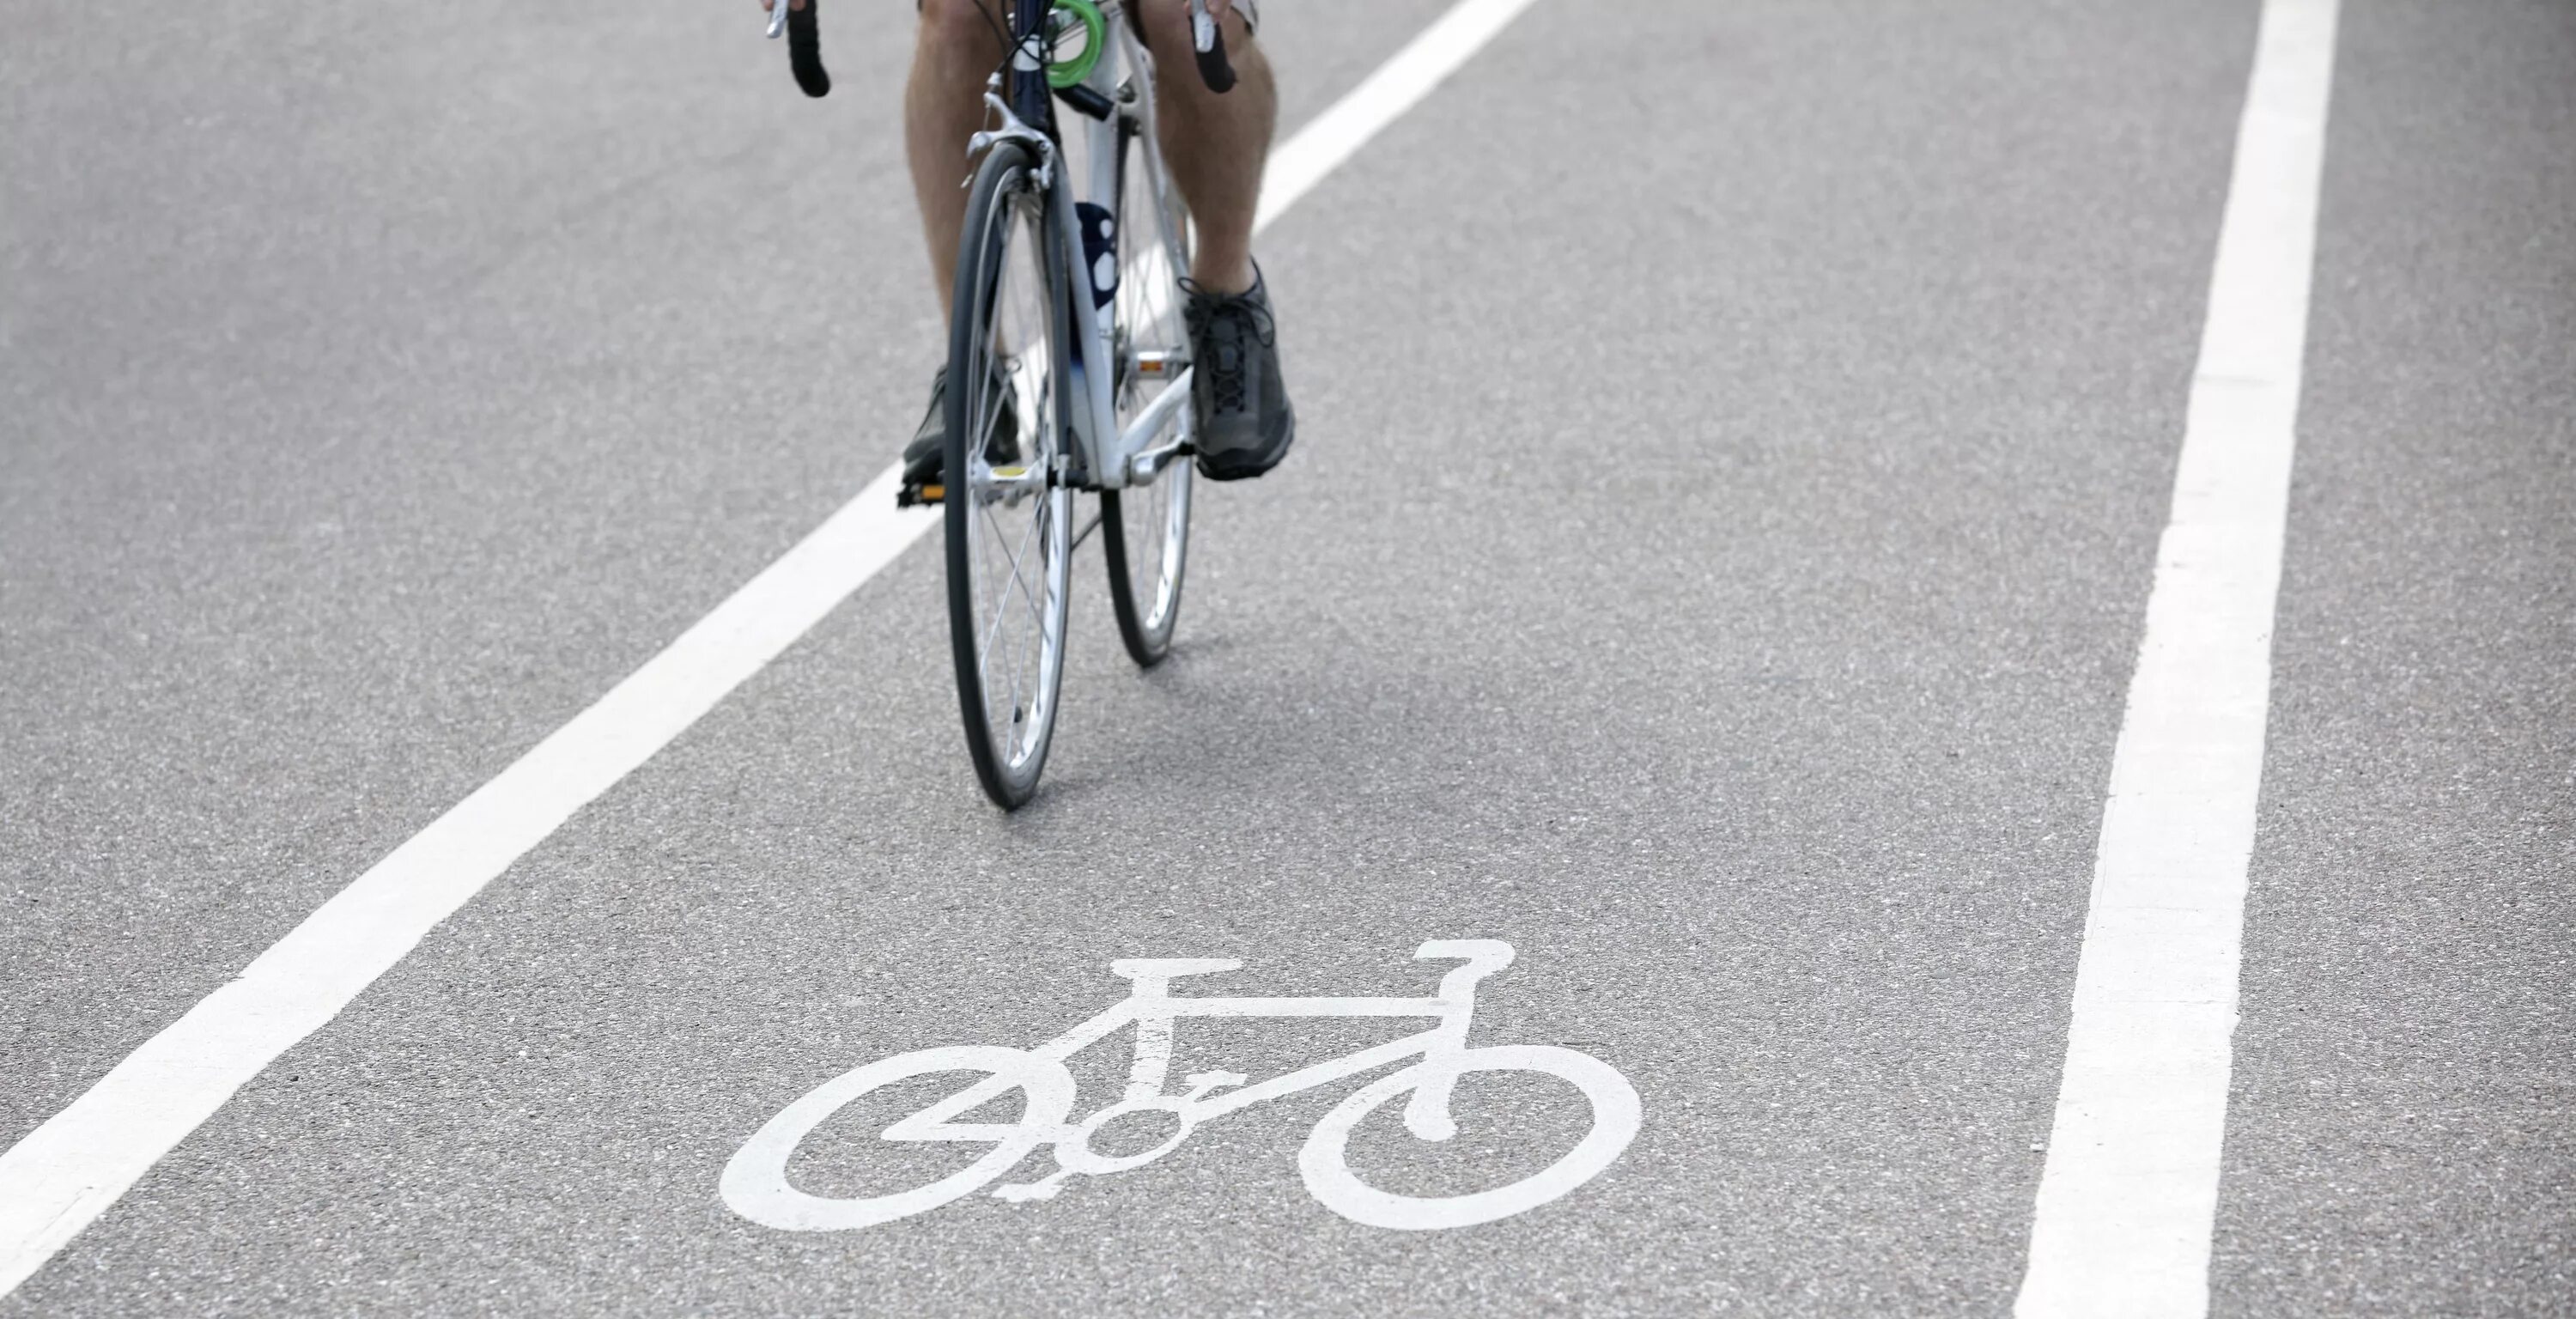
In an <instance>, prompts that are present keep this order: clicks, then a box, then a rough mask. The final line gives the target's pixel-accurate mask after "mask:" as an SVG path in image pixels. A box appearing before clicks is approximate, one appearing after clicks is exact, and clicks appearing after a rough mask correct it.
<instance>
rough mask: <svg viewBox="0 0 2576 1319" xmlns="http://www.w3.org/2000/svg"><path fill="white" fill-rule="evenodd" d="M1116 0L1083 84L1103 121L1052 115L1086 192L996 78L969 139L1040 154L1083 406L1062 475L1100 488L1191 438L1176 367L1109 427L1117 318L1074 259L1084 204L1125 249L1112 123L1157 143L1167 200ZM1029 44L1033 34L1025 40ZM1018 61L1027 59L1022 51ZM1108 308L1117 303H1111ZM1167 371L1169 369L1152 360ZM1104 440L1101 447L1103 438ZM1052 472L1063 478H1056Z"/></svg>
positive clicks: (1150, 99)
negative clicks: (1071, 148) (1066, 135)
mask: <svg viewBox="0 0 2576 1319" xmlns="http://www.w3.org/2000/svg"><path fill="white" fill-rule="evenodd" d="M1125 10H1126V6H1125V4H1124V2H1123V0H1103V2H1102V3H1101V5H1100V11H1101V17H1102V18H1103V19H1104V20H1105V22H1104V27H1105V29H1106V30H1107V31H1108V32H1109V33H1110V34H1111V40H1110V45H1109V49H1108V50H1106V51H1104V52H1102V54H1101V58H1100V59H1099V60H1098V61H1097V62H1096V63H1094V64H1093V66H1092V69H1091V72H1090V74H1089V75H1088V76H1087V77H1085V79H1084V80H1083V83H1082V85H1083V86H1084V87H1087V88H1089V89H1090V90H1091V91H1092V92H1094V93H1095V94H1097V95H1099V96H1100V97H1101V98H1102V99H1103V100H1105V101H1106V102H1107V103H1108V104H1109V105H1111V106H1112V107H1113V109H1112V110H1111V113H1110V114H1109V115H1108V116H1107V117H1106V118H1102V119H1093V118H1091V117H1090V116H1088V115H1085V114H1082V113H1080V112H1078V111H1077V112H1075V113H1072V114H1069V115H1067V114H1059V115H1058V116H1057V125H1058V127H1057V131H1058V132H1079V133H1081V134H1082V135H1083V144H1084V146H1085V148H1086V150H1085V151H1084V153H1083V159H1084V160H1085V162H1086V163H1087V164H1088V165H1089V174H1090V178H1089V180H1088V187H1087V189H1084V190H1082V191H1077V190H1076V189H1075V187H1074V184H1073V180H1072V179H1071V177H1070V175H1071V173H1072V171H1071V170H1068V169H1064V168H1060V166H1061V165H1062V164H1063V162H1064V158H1065V154H1066V153H1064V152H1063V151H1060V150H1059V149H1058V147H1057V145H1056V143H1055V142H1054V141H1053V140H1051V139H1050V138H1048V137H1047V135H1046V134H1044V133H1041V132H1039V131H1038V130H1037V129H1035V128H1032V127H1030V126H1029V125H1028V124H1027V123H1025V122H1023V121H1022V120H1021V119H1020V118H1019V116H1018V115H1016V114H1014V113H1012V111H1011V107H1010V103H1009V102H1008V101H1007V100H1005V99H1004V98H1003V96H1002V95H1001V79H1000V75H998V74H997V75H995V77H994V79H993V82H992V83H991V84H990V85H989V86H988V87H987V88H986V90H985V93H984V104H985V106H986V108H988V109H989V110H990V111H991V112H992V113H993V114H995V115H996V116H998V117H999V119H1000V126H999V127H997V128H993V129H988V130H986V131H984V132H981V133H977V134H976V135H975V136H974V138H973V139H972V142H971V144H970V146H969V150H968V155H969V158H970V159H972V158H974V157H979V156H981V155H982V154H983V153H984V151H985V149H986V148H988V147H990V146H991V145H992V144H993V143H995V142H1000V141H1004V140H1011V141H1017V142H1020V143H1022V144H1024V145H1025V146H1027V147H1028V148H1029V150H1030V151H1031V152H1032V153H1034V154H1035V155H1036V156H1037V157H1038V162H1039V165H1038V170H1037V175H1038V179H1039V183H1040V186H1042V187H1044V188H1045V189H1046V190H1047V192H1048V206H1049V209H1050V210H1051V211H1053V212H1054V214H1055V217H1056V221H1055V223H1056V229H1057V235H1056V241H1055V242H1053V243H1050V244H1048V245H1047V264H1048V267H1049V271H1048V273H1049V277H1050V282H1051V283H1053V284H1054V285H1055V286H1056V287H1058V288H1062V289H1064V290H1066V292H1067V295H1068V297H1069V299H1070V301H1071V302H1072V307H1071V311H1072V317H1073V331H1074V342H1073V343H1072V344H1071V345H1070V348H1071V349H1072V350H1073V351H1071V352H1069V353H1067V354H1066V357H1067V360H1068V363H1069V364H1070V366H1071V368H1072V371H1073V376H1074V379H1075V380H1076V381H1077V382H1078V384H1079V388H1078V389H1068V390H1066V391H1064V393H1065V395H1066V396H1067V397H1068V398H1079V399H1081V400H1082V406H1079V407H1068V408H1066V409H1065V413H1066V428H1067V430H1069V431H1070V432H1071V441H1072V445H1073V446H1074V450H1073V452H1072V453H1071V454H1070V455H1068V456H1069V458H1070V459H1071V467H1070V470H1071V471H1072V472H1078V473H1081V474H1083V475H1085V476H1087V478H1088V479H1089V481H1090V483H1091V484H1093V485H1097V486H1100V487H1102V488H1105V489H1113V490H1115V489H1124V488H1126V487H1128V486H1130V485H1143V484H1147V483H1149V482H1151V481H1152V480H1153V479H1154V478H1155V476H1156V475H1158V474H1159V473H1160V472H1161V471H1162V469H1163V467H1164V465H1165V464H1167V463H1169V462H1170V461H1171V460H1172V459H1173V458H1174V457H1176V456H1177V455H1178V454H1179V453H1180V451H1181V450H1182V449H1183V448H1184V447H1185V446H1186V445H1188V444H1189V442H1190V441H1191V440H1192V439H1194V438H1195V431H1196V424H1197V414H1196V412H1195V410H1194V409H1192V408H1189V407H1187V406H1185V405H1186V404H1187V403H1188V402H1189V399H1190V374H1189V371H1188V369H1187V368H1186V367H1184V368H1183V369H1182V370H1181V371H1180V372H1179V373H1178V374H1177V375H1176V376H1175V377H1174V378H1173V379H1172V381H1171V384H1170V385H1169V386H1167V387H1166V388H1165V389H1164V390H1163V392H1162V393H1161V394H1160V395H1159V396H1157V397H1156V398H1155V400H1154V401H1153V403H1151V404H1150V405H1148V406H1147V408H1146V409H1145V411H1144V412H1143V413H1141V414H1139V415H1138V416H1137V418H1136V419H1135V421H1133V422H1132V423H1130V424H1129V425H1128V426H1127V427H1126V428H1125V429H1124V430H1123V431H1122V430H1120V429H1119V427H1118V423H1117V417H1118V407H1117V397H1116V393H1115V390H1116V375H1117V341H1116V334H1115V332H1116V324H1115V318H1114V317H1112V316H1110V315H1105V314H1103V310H1102V308H1101V307H1100V305H1099V304H1098V301H1097V299H1095V298H1094V297H1093V296H1092V295H1093V292H1094V289H1095V287H1096V286H1095V283H1094V276H1093V272H1092V271H1090V270H1088V269H1085V268H1083V266H1082V263H1081V258H1082V252H1083V242H1082V222H1081V218H1080V212H1079V210H1078V206H1077V203H1079V202H1081V201H1084V200H1086V199H1088V200H1091V202H1092V204H1093V205H1095V206H1099V207H1101V208H1102V209H1104V210H1106V211H1108V212H1109V213H1110V216H1111V217H1112V224H1113V226H1114V228H1113V230H1112V241H1113V242H1114V243H1116V244H1117V248H1118V250H1119V251H1120V252H1122V253H1123V252H1124V251H1125V250H1126V241H1127V237H1128V235H1127V219H1126V217H1125V216H1124V215H1122V214H1120V211H1119V208H1120V205H1121V204H1122V203H1124V202H1125V200H1126V198H1125V196H1124V195H1123V192H1124V190H1123V189H1122V188H1120V187H1119V182H1120V180H1119V170H1120V169H1121V168H1122V164H1121V159H1120V158H1121V156H1122V154H1123V153H1122V152H1121V151H1120V150H1119V148H1120V147H1121V146H1122V145H1123V144H1122V142H1121V141H1120V138H1119V121H1120V120H1121V119H1132V120H1134V122H1135V124H1136V129H1137V131H1138V132H1139V133H1141V134H1142V135H1143V136H1144V138H1145V139H1146V141H1148V142H1149V143H1154V144H1156V147H1155V149H1154V150H1150V151H1147V152H1145V153H1143V154H1144V159H1145V162H1146V169H1147V170H1148V175H1147V182H1148V184H1149V185H1150V187H1151V190H1152V192H1153V195H1154V196H1155V197H1156V198H1157V199H1162V198H1167V197H1169V196H1170V195H1171V189H1172V181H1171V179H1170V177H1169V176H1168V174H1167V173H1166V172H1165V170H1164V166H1163V156H1162V151H1161V149H1160V145H1159V144H1160V142H1161V140H1162V139H1161V138H1160V137H1159V136H1158V135H1157V125H1156V121H1155V118H1154V116H1155V114H1156V110H1155V102H1154V76H1155V71H1154V63H1153V60H1152V58H1151V57H1150V56H1149V55H1148V54H1147V52H1146V50H1145V46H1144V43H1143V42H1141V41H1139V40H1138V39H1137V37H1136V33H1135V30H1134V28H1133V27H1132V26H1131V25H1130V24H1129V22H1128V21H1127V15H1126V12H1125ZM1033 39H1034V37H1033ZM1018 58H1019V59H1020V60H1022V61H1029V60H1031V59H1032V58H1033V56H1032V55H1031V54H1030V53H1027V52H1023V53H1022V54H1021V55H1020V56H1018ZM1153 224H1154V228H1153V230H1152V231H1150V232H1151V237H1152V241H1153V242H1154V243H1155V244H1156V250H1159V249H1160V245H1161V243H1162V234H1161V229H1162V226H1163V224H1164V218H1163V217H1162V216H1156V217H1154V220H1153ZM1182 273H1184V272H1182V271H1177V270H1175V271H1171V272H1169V276H1170V278H1169V279H1162V280H1158V282H1157V285H1156V287H1155V288H1154V290H1153V294H1154V296H1158V297H1163V298H1170V297H1173V296H1175V294H1176V290H1174V289H1172V288H1168V287H1163V285H1164V284H1168V283H1170V281H1171V280H1172V279H1177V278H1178V277H1179V276H1180V275H1181V274H1182ZM1110 305H1111V306H1113V307H1114V306H1115V305H1116V304H1115V302H1114V301H1113V302H1112V303H1111V304H1110ZM1158 365H1162V366H1164V367H1165V369H1168V367H1169V365H1171V364H1158ZM1176 419H1177V421H1178V423H1179V425H1178V429H1177V431H1176V432H1175V437H1174V439H1173V440H1172V441H1171V442H1170V443H1167V444H1163V445H1157V446H1154V447H1152V448H1148V447H1147V446H1148V445H1151V444H1152V441H1153V439H1154V437H1155V436H1156V435H1157V434H1159V433H1160V432H1161V431H1162V430H1163V429H1164V428H1165V427H1167V426H1169V425H1171V424H1172V423H1173V422H1174V421H1175V420H1176ZM1104 436H1105V437H1109V443H1107V444H1106V445H1104V444H1103V443H1102V437H1104ZM1058 475H1059V476H1061V475H1064V473H1058Z"/></svg>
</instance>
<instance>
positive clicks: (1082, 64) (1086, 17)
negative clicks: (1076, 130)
mask: <svg viewBox="0 0 2576 1319" xmlns="http://www.w3.org/2000/svg"><path fill="white" fill-rule="evenodd" d="M1054 12H1055V13H1058V14H1067V15H1070V16H1072V18H1073V19H1074V20H1075V21H1077V22H1080V23H1081V24H1082V53H1081V54H1079V55H1076V56H1074V57H1073V59H1072V60H1070V61H1068V62H1066V63H1061V64H1058V63H1049V64H1048V65H1047V85H1048V86H1050V87H1053V88H1055V89H1057V90H1058V91H1062V90H1063V89H1065V88H1067V87H1072V86H1075V85H1077V84H1079V83H1081V81H1082V80H1083V79H1085V78H1088V77H1090V76H1091V70H1092V66H1094V65H1096V64H1098V63H1100V52H1101V51H1102V50H1103V49H1105V48H1106V47H1107V46H1108V44H1109V24H1108V22H1107V20H1105V19H1103V18H1101V16H1100V6H1099V5H1096V4H1094V3H1092V0H1055V10H1054ZM1065 30H1066V29H1063V28H1059V29H1057V33H1058V35H1061V34H1062V33H1063V32H1064V31H1065Z"/></svg>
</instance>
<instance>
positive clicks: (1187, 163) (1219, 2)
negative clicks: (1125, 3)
mask: <svg viewBox="0 0 2576 1319" xmlns="http://www.w3.org/2000/svg"><path fill="white" fill-rule="evenodd" d="M1210 5H1211V8H1223V9H1226V10H1228V11H1229V12H1227V13H1226V14H1225V16H1224V17H1223V19H1222V20H1221V21H1222V22H1223V23H1224V24H1225V47H1226V54H1227V55H1228V56H1229V57H1230V58H1231V59H1232V60H1233V62H1234V71H1235V76H1236V78H1237V81H1236V83H1235V86H1234V88H1233V90H1231V91H1228V92H1226V93H1224V94H1222V95H1219V94H1218V93H1216V92H1212V91H1209V90H1208V89H1207V84H1206V83H1204V82H1202V81H1200V79H1199V76H1198V71H1197V67H1196V61H1195V57H1194V56H1193V54H1192V52H1191V47H1190V19H1189V7H1188V4H1187V3H1186V0H1137V8H1136V12H1137V15H1138V17H1139V18H1140V19H1141V20H1142V26H1143V28H1144V31H1145V42H1146V45H1147V46H1149V47H1151V48H1152V50H1153V52H1154V65H1155V67H1156V68H1159V69H1161V70H1162V71H1163V76H1162V79H1161V86H1160V88H1159V89H1158V96H1157V99H1158V101H1159V104H1158V106H1157V109H1158V110H1159V111H1160V113H1161V119H1162V138H1163V160H1164V163H1166V164H1167V165H1169V166H1170V167H1171V170H1172V181H1173V182H1175V183H1177V184H1179V185H1180V188H1181V196H1182V197H1183V198H1184V199H1186V200H1187V201H1188V202H1189V204H1190V214H1191V216H1192V217H1193V218H1194V219H1195V220H1196V221H1197V223H1198V252H1197V255H1196V257H1195V258H1194V259H1193V260H1192V262H1191V266H1192V269H1191V271H1190V275H1191V278H1193V279H1195V280H1197V281H1198V282H1199V283H1201V284H1204V285H1206V286H1207V287H1208V288H1210V289H1212V290H1214V291H1216V292H1219V293H1241V292H1243V291H1244V290H1246V289H1249V288H1251V287H1252V285H1253V280H1254V275H1253V270H1252V216H1253V212H1254V210H1255V209H1256V208H1257V207H1258V206H1259V205H1260V202H1261V167H1262V164H1263V162H1264V161H1265V160H1266V159H1267V157H1268V156H1269V154H1270V134H1271V130H1272V128H1273V127H1274V126H1275V125H1276V124H1277V122H1278V119H1279V97H1278V93H1277V91H1276V90H1275V89H1274V85H1273V83H1272V82H1271V76H1270V61H1269V60H1268V59H1267V58H1266V57H1264V56H1263V54H1262V53H1261V46H1260V44H1259V43H1258V42H1257V41H1256V40H1255V39H1254V36H1253V25H1252V24H1251V23H1249V22H1247V21H1246V13H1245V10H1246V9H1247V8H1248V6H1246V4H1245V0H1233V3H1232V4H1228V3H1226V0H1210Z"/></svg>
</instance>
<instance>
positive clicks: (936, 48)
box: [903, 0, 1009, 311]
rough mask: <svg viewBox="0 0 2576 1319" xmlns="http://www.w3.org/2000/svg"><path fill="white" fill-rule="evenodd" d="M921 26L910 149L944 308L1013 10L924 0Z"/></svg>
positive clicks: (909, 94) (909, 117) (911, 90)
mask: <svg viewBox="0 0 2576 1319" xmlns="http://www.w3.org/2000/svg"><path fill="white" fill-rule="evenodd" d="M918 7H919V9H920V11H921V27H920V31H919V32H918V33H917V34H916V35H915V37H914V39H913V46H912V78H911V81H910V82H909V83H908V84H906V86H905V88H904V94H903V131H904V153H905V155H906V156H907V157H908V159H909V160H910V162H911V165H912V191H913V197H914V199H915V200H916V201H918V202H919V203H920V206H921V236H922V239H923V241H924V242H926V243H928V244H929V246H930V275H931V281H932V283H933V284H934V285H935V286H936V287H937V288H938V290H939V302H940V307H941V310H942V311H945V310H946V309H947V304H948V298H949V295H950V293H951V292H952V291H953V290H952V286H953V285H954V284H955V283H956V274H957V231H958V228H959V227H960V226H961V225H963V224H965V222H966V189H965V188H963V187H961V186H959V184H960V182H961V181H962V180H963V179H964V178H965V177H966V173H967V170H968V168H969V166H968V163H967V160H966V142H967V139H969V138H972V137H973V136H974V135H975V132H976V130H978V129H980V128H982V127H983V126H984V80H985V79H986V78H987V77H989V76H991V74H992V72H993V70H994V68H995V67H996V66H998V65H999V64H1000V63H1001V62H1002V40H1001V37H1000V36H999V35H998V34H996V33H995V31H994V30H993V22H994V21H995V20H996V19H999V20H1002V21H1007V20H1008V17H1009V15H1008V12H1007V11H1006V10H1005V9H1004V8H1002V7H1001V6H999V5H996V4H993V3H991V0H987V4H986V6H985V9H986V10H990V11H991V14H992V17H990V18H988V17H987V15H986V13H985V12H984V10H979V9H977V7H976V5H975V0H918Z"/></svg>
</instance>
